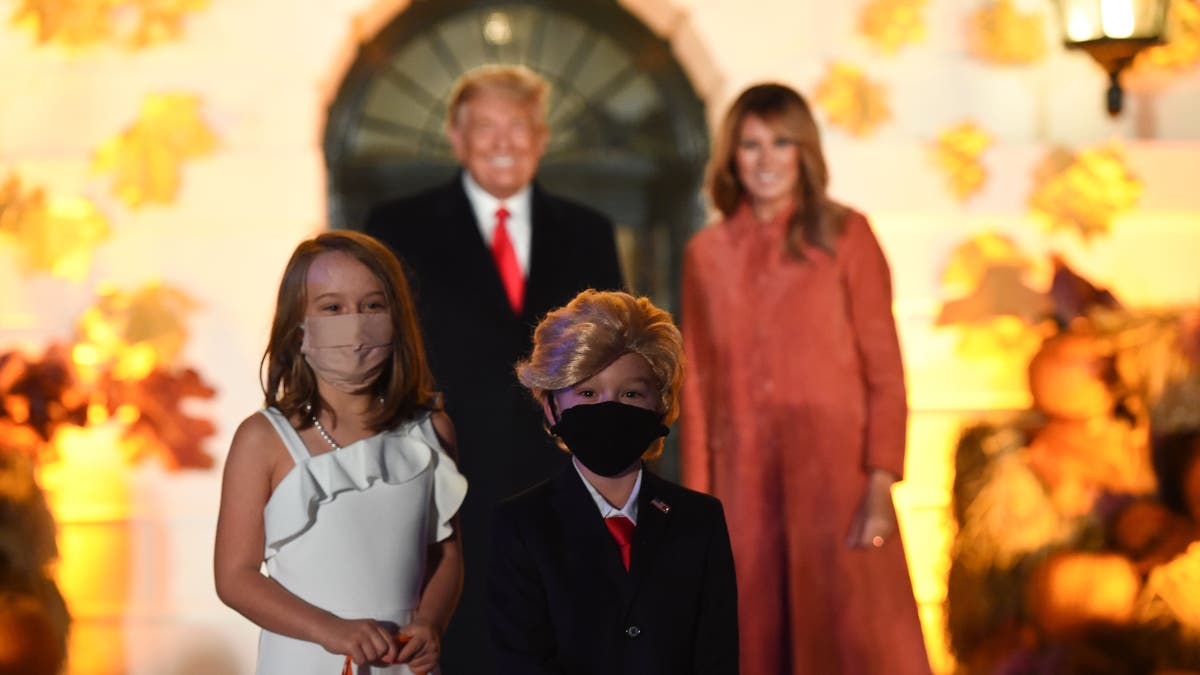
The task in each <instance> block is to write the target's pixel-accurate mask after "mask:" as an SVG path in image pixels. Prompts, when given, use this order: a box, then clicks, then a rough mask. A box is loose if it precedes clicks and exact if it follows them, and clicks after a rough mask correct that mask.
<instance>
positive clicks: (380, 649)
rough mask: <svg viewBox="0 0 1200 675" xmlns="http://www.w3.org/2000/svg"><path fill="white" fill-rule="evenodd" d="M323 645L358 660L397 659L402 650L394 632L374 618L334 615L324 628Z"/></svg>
mask: <svg viewBox="0 0 1200 675" xmlns="http://www.w3.org/2000/svg"><path fill="white" fill-rule="evenodd" d="M320 642H321V646H322V647H324V648H325V651H327V652H330V653H332V654H338V655H345V656H349V657H350V658H351V659H352V660H353V661H354V662H355V663H356V664H358V665H360V666H361V665H364V664H368V663H395V662H396V661H397V659H398V658H399V656H400V654H401V650H400V645H399V644H398V643H397V642H396V639H395V637H393V635H392V632H391V631H390V630H388V628H387V627H386V626H384V625H383V624H381V623H379V622H377V621H373V620H371V619H340V618H338V617H331V619H330V621H329V622H328V624H327V625H326V626H324V627H323V629H322V631H321V641H320Z"/></svg>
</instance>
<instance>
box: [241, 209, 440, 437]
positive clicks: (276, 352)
mask: <svg viewBox="0 0 1200 675" xmlns="http://www.w3.org/2000/svg"><path fill="white" fill-rule="evenodd" d="M334 251H341V252H343V253H346V254H348V255H350V256H352V257H354V258H355V259H356V260H358V261H359V262H361V263H362V264H363V265H365V266H366V267H367V269H369V270H370V271H371V273H372V274H374V275H375V277H376V278H377V279H379V281H380V284H381V285H382V286H383V293H384V296H385V297H386V300H387V306H388V310H389V313H390V315H391V319H392V335H393V336H394V337H393V339H394V341H395V344H394V349H393V351H392V358H391V360H390V362H389V364H388V366H387V368H386V369H385V370H384V371H383V373H381V374H380V376H379V378H378V379H376V380H375V381H374V382H373V383H372V384H371V386H370V393H371V395H372V396H373V397H376V398H378V399H380V401H381V404H380V405H378V406H375V407H373V408H372V412H371V414H370V416H369V417H368V419H367V425H368V426H369V427H370V428H371V429H372V430H374V431H384V430H387V429H391V428H393V427H394V426H396V425H397V424H399V423H401V422H404V421H406V420H408V419H411V418H412V417H414V416H415V415H416V414H417V413H419V412H421V411H422V410H426V409H430V408H433V407H436V405H437V397H436V396H435V395H434V394H433V392H432V387H433V375H432V374H431V373H430V371H429V366H428V364H427V363H426V362H425V345H424V342H422V340H421V328H420V325H419V323H418V320H417V310H416V306H415V305H414V304H413V299H412V294H411V293H410V292H409V289H408V279H407V278H406V277H405V276H404V270H403V268H401V266H400V261H399V260H397V259H396V256H395V255H394V254H393V253H392V252H391V251H390V250H389V249H388V248H387V247H386V246H384V245H383V244H381V243H379V241H378V240H376V239H374V238H372V237H370V236H367V235H365V234H362V233H360V232H354V231H351V230H335V231H332V232H325V233H324V234H321V235H318V236H317V237H314V238H313V239H308V240H306V241H303V242H300V245H299V246H297V247H296V250H295V251H293V252H292V257H291V259H290V260H288V263H287V266H286V267H285V268H284V271H283V280H282V281H281V282H280V284H279V297H278V298H277V299H276V302H275V318H274V319H273V320H272V322H271V336H270V339H269V341H268V342H267V350H266V352H265V353H264V354H263V357H262V362H261V363H260V364H259V374H260V376H261V375H262V370H263V368H264V367H265V369H266V378H265V380H266V381H265V382H264V384H263V393H264V394H266V405H268V406H273V407H275V408H277V409H278V410H279V411H280V412H282V413H283V414H284V415H286V416H287V417H289V418H292V419H297V420H298V421H299V423H300V428H301V429H305V428H307V427H308V426H310V425H311V421H310V417H309V413H312V414H317V413H319V412H320V406H321V401H320V397H319V396H318V395H317V377H316V375H315V374H314V373H313V371H312V368H311V367H310V366H309V365H308V362H307V361H305V360H304V356H303V355H302V354H301V353H300V343H301V342H302V340H303V337H304V332H303V329H302V328H301V324H302V323H303V321H304V316H305V311H306V307H307V304H308V293H307V287H308V270H309V268H310V267H311V266H312V263H313V261H314V260H316V258H317V256H319V255H321V254H323V253H331V252H334Z"/></svg>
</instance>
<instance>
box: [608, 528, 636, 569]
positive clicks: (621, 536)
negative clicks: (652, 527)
mask: <svg viewBox="0 0 1200 675" xmlns="http://www.w3.org/2000/svg"><path fill="white" fill-rule="evenodd" d="M604 524H605V525H607V526H608V531H609V532H610V533H611V534H612V538H613V540H614V541H616V542H617V547H618V548H620V549H621V562H622V563H624V564H625V571H626V572H628V571H629V550H630V548H631V547H632V546H633V528H634V527H635V525H634V524H633V521H632V520H630V519H628V518H626V517H625V516H613V517H611V518H605V519H604Z"/></svg>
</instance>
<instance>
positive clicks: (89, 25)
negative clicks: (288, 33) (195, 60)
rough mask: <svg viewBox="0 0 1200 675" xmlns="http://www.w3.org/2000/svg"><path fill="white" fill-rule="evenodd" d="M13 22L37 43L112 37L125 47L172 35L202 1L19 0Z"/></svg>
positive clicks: (91, 41)
mask: <svg viewBox="0 0 1200 675" xmlns="http://www.w3.org/2000/svg"><path fill="white" fill-rule="evenodd" d="M19 2H20V4H18V6H17V11H16V12H15V13H14V14H13V16H12V22H13V24H14V25H16V26H19V27H22V28H27V29H29V30H31V31H33V33H34V35H35V37H36V39H37V42H38V44H47V43H51V42H53V43H58V44H62V45H66V46H69V47H86V46H91V45H93V44H96V43H99V42H103V41H106V40H109V39H114V40H116V41H118V42H121V43H123V44H125V45H126V46H129V47H145V46H148V45H153V44H158V43H160V42H166V41H168V40H174V39H178V38H179V37H180V36H181V35H182V33H183V18H184V15H185V14H187V13H188V12H192V11H196V10H200V9H204V8H205V7H207V6H208V0H19Z"/></svg>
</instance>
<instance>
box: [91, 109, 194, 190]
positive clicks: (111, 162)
mask: <svg viewBox="0 0 1200 675" xmlns="http://www.w3.org/2000/svg"><path fill="white" fill-rule="evenodd" d="M215 145H216V139H215V138H214V136H213V134H212V132H211V131H209V129H208V126H207V125H206V124H205V123H204V120H203V119H202V118H201V117H200V98H199V97H197V96H192V95H188V94H151V95H149V96H147V97H146V100H145V101H143V103H142V111H141V115H140V116H139V118H138V121H137V123H136V124H134V125H133V126H131V127H129V128H128V129H126V130H125V131H123V132H121V134H120V135H117V136H114V137H112V138H110V139H108V140H107V141H105V142H104V143H103V144H102V145H101V146H100V148H99V149H98V150H96V155H95V160H94V162H93V168H95V169H96V170H97V171H101V172H111V173H113V174H115V181H114V184H113V191H114V192H115V193H116V195H117V196H118V197H120V198H121V199H122V200H124V201H125V203H127V204H129V205H130V206H133V207H138V206H141V205H143V204H145V203H147V202H157V203H160V204H165V203H169V202H172V201H174V199H175V195H176V193H177V192H178V191H179V183H180V180H181V179H180V165H181V164H183V160H184V159H186V158H189V157H199V156H202V155H205V154H208V153H209V152H211V151H212V149H213V147H214V146H215Z"/></svg>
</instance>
